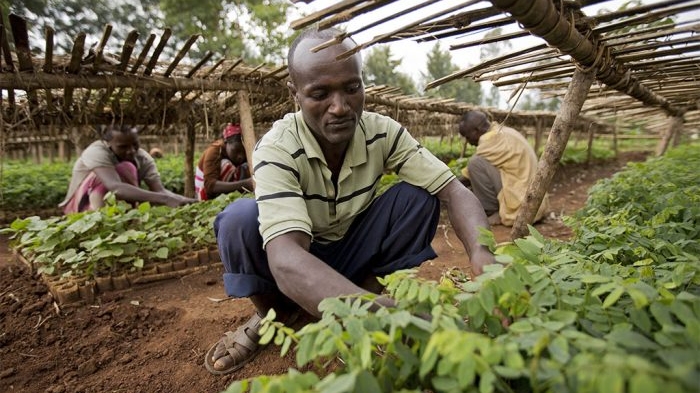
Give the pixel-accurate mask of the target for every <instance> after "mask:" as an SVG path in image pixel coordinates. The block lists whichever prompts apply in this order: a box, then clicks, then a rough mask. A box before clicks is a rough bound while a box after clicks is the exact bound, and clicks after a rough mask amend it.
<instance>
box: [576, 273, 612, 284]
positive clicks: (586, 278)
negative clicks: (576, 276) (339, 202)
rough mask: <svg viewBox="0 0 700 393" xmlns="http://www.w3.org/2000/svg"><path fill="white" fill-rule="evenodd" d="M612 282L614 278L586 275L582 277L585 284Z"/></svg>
mask: <svg viewBox="0 0 700 393" xmlns="http://www.w3.org/2000/svg"><path fill="white" fill-rule="evenodd" d="M610 281H612V277H606V276H601V275H600V274H586V275H584V276H583V277H581V282H582V283H584V284H595V283H606V282H610Z"/></svg>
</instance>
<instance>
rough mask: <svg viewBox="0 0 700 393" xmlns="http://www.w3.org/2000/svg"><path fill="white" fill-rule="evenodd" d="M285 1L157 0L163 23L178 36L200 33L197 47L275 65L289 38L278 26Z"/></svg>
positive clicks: (283, 18) (284, 14)
mask: <svg viewBox="0 0 700 393" xmlns="http://www.w3.org/2000/svg"><path fill="white" fill-rule="evenodd" d="M289 4H290V3H289V2H288V1H285V0H267V1H258V0H237V1H230V0H160V7H161V9H162V11H163V13H164V14H165V23H166V25H167V26H171V27H172V29H173V33H174V34H176V35H177V36H179V37H180V38H181V39H185V38H187V37H189V36H191V35H193V34H201V35H202V36H203V38H204V40H203V41H202V42H200V43H199V44H198V45H197V48H198V50H200V51H202V52H206V51H213V52H216V53H219V54H222V55H224V56H226V57H231V56H236V57H242V58H244V59H246V60H247V61H248V62H251V61H257V62H263V61H269V62H273V63H277V64H281V63H283V61H284V59H285V56H284V55H285V53H286V48H287V45H288V42H289V41H288V40H290V38H289V31H287V30H286V29H284V28H283V27H282V26H285V22H286V20H287V17H288V15H287V11H288V10H289ZM290 41H291V40H290Z"/></svg>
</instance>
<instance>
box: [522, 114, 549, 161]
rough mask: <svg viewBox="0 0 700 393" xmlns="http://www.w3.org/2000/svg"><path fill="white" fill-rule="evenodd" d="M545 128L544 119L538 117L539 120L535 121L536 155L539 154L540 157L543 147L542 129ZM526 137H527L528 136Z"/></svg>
mask: <svg viewBox="0 0 700 393" xmlns="http://www.w3.org/2000/svg"><path fill="white" fill-rule="evenodd" d="M543 128H544V127H543V125H542V119H541V118H539V117H538V118H537V120H536V121H535V154H537V155H538V156H539V155H540V146H542V129H543ZM524 136H527V134H526V135H524Z"/></svg>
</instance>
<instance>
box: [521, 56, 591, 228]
mask: <svg viewBox="0 0 700 393" xmlns="http://www.w3.org/2000/svg"><path fill="white" fill-rule="evenodd" d="M593 80H595V75H594V73H593V72H591V71H589V72H584V71H581V70H580V69H576V71H574V75H573V76H572V78H571V83H570V84H569V89H568V90H567V92H566V95H565V96H564V102H562V105H561V108H559V112H558V113H557V117H556V118H555V119H554V124H552V130H551V131H550V133H549V138H548V139H547V144H546V145H545V148H544V151H543V152H542V156H541V157H540V160H539V163H538V164H537V174H536V175H535V178H534V179H533V181H532V183H530V186H529V187H528V189H527V193H526V194H525V198H524V200H523V204H522V206H520V210H519V211H518V215H517V216H516V218H515V222H514V223H513V228H512V230H511V233H510V237H511V239H517V238H520V237H524V236H525V235H527V233H528V228H527V226H528V224H529V223H532V222H533V221H534V220H535V216H536V215H537V210H538V209H539V207H540V205H541V204H542V200H543V199H544V195H545V193H546V192H547V189H548V188H549V184H550V183H551V182H552V178H553V177H554V173H555V172H556V168H557V164H558V163H559V160H560V159H561V157H562V155H563V154H564V149H565V148H566V142H567V141H568V140H569V135H571V130H572V128H573V125H574V123H575V121H576V118H577V117H578V115H579V112H580V111H581V107H582V106H583V102H584V101H585V100H586V95H587V94H588V89H590V87H591V84H592V83H593Z"/></svg>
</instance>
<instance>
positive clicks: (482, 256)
mask: <svg viewBox="0 0 700 393" xmlns="http://www.w3.org/2000/svg"><path fill="white" fill-rule="evenodd" d="M469 261H470V264H471V268H472V274H473V275H474V276H478V275H480V274H481V273H483V272H484V266H486V265H490V264H492V263H494V262H496V259H495V258H494V256H493V254H492V253H491V252H490V251H489V250H488V248H486V247H479V248H478V249H476V250H473V251H472V255H471V256H470V259H469Z"/></svg>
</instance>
